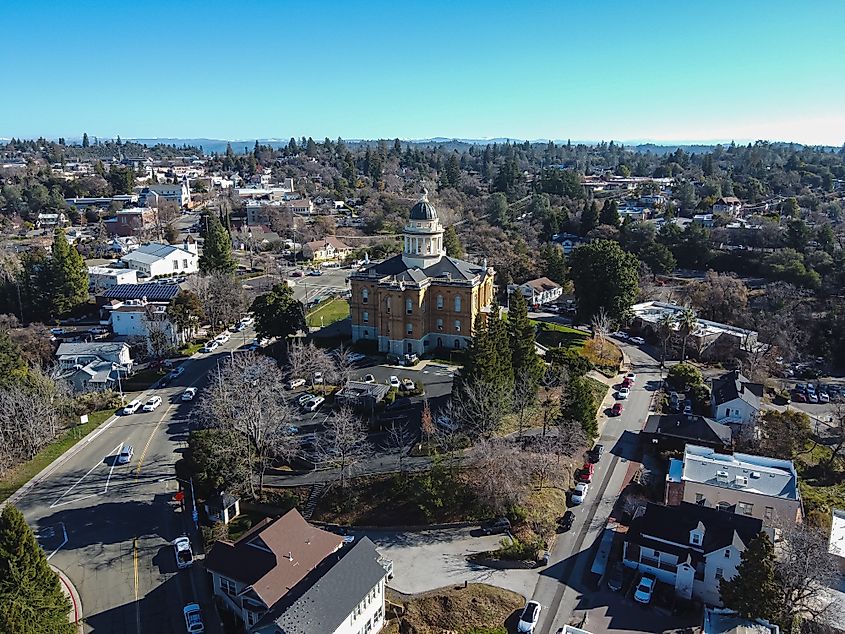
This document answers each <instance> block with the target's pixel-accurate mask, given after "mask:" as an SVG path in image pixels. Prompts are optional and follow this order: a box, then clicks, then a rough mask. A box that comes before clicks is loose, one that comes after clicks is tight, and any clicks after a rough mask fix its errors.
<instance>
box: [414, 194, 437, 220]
mask: <svg viewBox="0 0 845 634" xmlns="http://www.w3.org/2000/svg"><path fill="white" fill-rule="evenodd" d="M436 218H437V210H436V209H435V208H434V205H432V204H431V203H430V202H428V199H427V198H423V199H422V200H420V201H417V204H416V205H414V206H413V207H411V220H435V219H436Z"/></svg>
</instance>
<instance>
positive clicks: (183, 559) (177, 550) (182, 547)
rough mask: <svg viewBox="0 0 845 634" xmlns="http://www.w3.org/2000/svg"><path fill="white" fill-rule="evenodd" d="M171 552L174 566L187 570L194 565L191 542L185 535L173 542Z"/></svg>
mask: <svg viewBox="0 0 845 634" xmlns="http://www.w3.org/2000/svg"><path fill="white" fill-rule="evenodd" d="M173 552H174V554H175V555H176V566H177V567H179V568H187V567H188V566H190V565H191V564H192V563H194V551H193V550H191V540H190V539H188V537H187V536H186V535H183V536H182V537H177V538H176V539H174V540H173Z"/></svg>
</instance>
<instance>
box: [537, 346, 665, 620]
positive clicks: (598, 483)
mask: <svg viewBox="0 0 845 634" xmlns="http://www.w3.org/2000/svg"><path fill="white" fill-rule="evenodd" d="M623 347H624V349H625V352H626V353H627V354H628V356H629V358H630V359H631V364H632V367H633V369H634V371H635V372H636V373H637V380H636V383H635V385H634V388H633V389H632V390H631V395H630V397H629V398H628V400H627V402H626V403H625V410H624V412H623V413H622V415H621V416H620V417H617V418H610V419H608V420H607V422H606V424H605V425H604V428H603V430H602V435H601V438H600V439H599V441H598V442H599V443H602V444H603V445H604V446H605V455H604V458H602V460H601V462H599V464H598V465H597V468H596V471H595V475H594V476H593V484H592V485H591V487H590V490H589V492H588V497H587V500H586V502H585V503H584V504H583V505H581V506H580V507H575V508H574V509H573V510H574V512H575V518H576V519H575V525H574V527H573V528H572V530H571V531H569V532H568V533H564V534H562V535H561V536H560V537H559V539H558V540H557V543H556V544H555V547H554V549H553V551H552V556H551V561H550V565H549V566H547V567H546V568H545V569H544V570H543V571H542V572H540V576H539V579H538V580H537V585H536V587H535V588H534V593H533V598H534V599H535V600H536V601H539V602H540V604H541V605H542V606H543V611H542V613H541V617H540V624H539V627H538V628H537V634H550V633H554V632H556V631H557V628H559V627H563V626H564V625H566V624H568V623H569V619H570V617H571V615H572V612H573V610H574V609H575V608H576V607H577V605H578V601H579V597H580V595H581V594H583V593H584V592H586V591H587V590H588V589H587V588H586V587H585V586H584V582H583V579H584V573H585V571H589V568H590V566H591V565H592V560H593V557H594V554H595V551H594V549H593V548H592V546H593V545H594V544H595V543H596V540H597V539H598V538H599V537H600V535H601V533H602V531H603V529H604V525H605V523H606V522H607V519H608V517H609V516H610V513H611V511H612V510H613V506H614V504H615V503H616V499H617V497H618V496H619V492H620V491H621V489H622V486H623V484H624V480H625V475H626V473H627V471H628V467H629V466H630V465H629V461H630V460H632V459H635V458H636V457H637V456H638V443H639V441H638V438H637V432H639V430H640V429H641V427H642V425H643V422H644V421H645V418H646V416H647V414H648V409H649V405H650V403H651V398H652V395H653V394H654V391H653V390H654V388H655V387H656V386H657V385H658V382H659V381H660V378H661V377H660V369H659V363H658V362H657V361H655V360H654V359H653V358H652V357H650V356H648V355H647V354H646V353H645V352H643V351H642V350H640V349H638V348H635V347H632V346H623Z"/></svg>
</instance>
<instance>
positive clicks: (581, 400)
mask: <svg viewBox="0 0 845 634" xmlns="http://www.w3.org/2000/svg"><path fill="white" fill-rule="evenodd" d="M560 401H561V402H560V413H561V417H563V418H565V419H568V420H574V421H577V422H579V423H580V424H581V427H582V428H583V429H584V433H586V434H587V437H588V438H590V439H593V438H597V437H598V435H599V434H598V423H597V422H596V410H597V409H598V404H597V403H596V398H595V396H593V391H592V390H591V389H590V384H589V383H588V382H587V377H585V376H577V377H574V378H572V379H570V381H569V385H567V386H566V389H565V390H564V391H563V393H562V394H561V398H560Z"/></svg>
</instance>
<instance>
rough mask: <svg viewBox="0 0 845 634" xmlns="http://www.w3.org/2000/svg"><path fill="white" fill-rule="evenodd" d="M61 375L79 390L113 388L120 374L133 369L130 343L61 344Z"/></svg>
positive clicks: (59, 369)
mask: <svg viewBox="0 0 845 634" xmlns="http://www.w3.org/2000/svg"><path fill="white" fill-rule="evenodd" d="M56 359H57V360H58V371H59V378H62V379H65V380H67V381H68V382H70V384H71V385H73V388H74V390H76V391H77V392H82V391H88V390H107V389H113V388H114V387H115V384H116V383H117V380H118V374H120V376H126V375H127V374H128V373H129V372H130V371H131V370H132V357H130V356H129V346H128V345H127V344H126V343H124V342H115V341H109V342H98V341H94V342H88V343H61V344H59V348H58V350H57V351H56Z"/></svg>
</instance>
